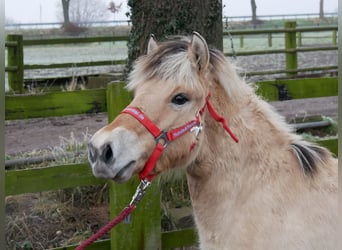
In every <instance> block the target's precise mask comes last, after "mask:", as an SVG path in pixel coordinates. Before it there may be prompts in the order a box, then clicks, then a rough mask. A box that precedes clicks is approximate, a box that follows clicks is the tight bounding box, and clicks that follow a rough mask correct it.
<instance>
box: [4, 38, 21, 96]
mask: <svg viewBox="0 0 342 250" xmlns="http://www.w3.org/2000/svg"><path fill="white" fill-rule="evenodd" d="M7 41H8V42H9V44H14V43H15V44H16V46H8V47H7V63H8V68H10V69H13V68H14V67H16V70H15V71H13V70H10V71H8V85H9V88H10V90H11V91H13V92H14V93H24V51H23V36H22V35H12V34H10V35H7Z"/></svg>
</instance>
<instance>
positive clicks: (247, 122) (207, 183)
mask: <svg viewBox="0 0 342 250" xmlns="http://www.w3.org/2000/svg"><path fill="white" fill-rule="evenodd" d="M241 84H242V88H245V89H243V90H242V91H241V96H239V97H237V96H235V98H234V101H231V99H230V98H229V97H228V96H227V94H226V92H225V90H224V89H223V87H222V86H221V85H219V84H216V85H214V87H212V89H211V92H212V97H211V99H210V100H211V102H212V104H213V106H214V108H215V109H216V110H217V112H218V113H219V114H220V115H222V116H224V117H225V118H226V120H227V123H228V125H229V126H230V128H231V130H232V132H233V133H234V134H235V135H237V137H238V138H239V143H236V142H235V141H233V139H232V138H230V136H229V135H228V134H227V133H226V131H225V130H224V129H223V128H222V126H221V124H220V123H217V122H216V121H214V119H212V118H211V117H210V115H209V114H207V113H206V114H205V118H204V119H205V126H204V129H203V133H204V135H203V138H202V141H201V142H200V143H201V144H200V147H201V148H200V152H199V154H198V157H197V158H196V160H195V161H194V163H193V164H192V165H191V166H189V167H188V169H187V172H188V183H189V190H190V192H191V196H192V199H193V201H194V200H196V199H199V200H201V199H202V198H203V197H206V196H207V195H208V196H207V197H213V196H215V195H216V194H215V192H218V193H217V196H221V195H224V199H225V200H227V199H229V200H231V201H232V202H234V199H235V197H237V196H238V195H239V196H240V195H241V192H246V193H248V190H252V189H253V188H254V186H255V184H256V183H257V182H258V181H259V180H260V178H261V176H264V175H265V173H266V172H267V173H268V172H272V169H265V167H266V166H267V165H269V164H266V162H267V161H273V159H275V158H277V157H278V158H279V155H276V154H275V155H274V156H272V155H270V154H267V156H265V152H266V150H272V149H271V148H272V147H274V145H285V144H286V142H287V141H288V140H289V139H290V137H289V136H290V135H289V133H288V132H287V131H286V126H285V125H283V124H282V122H280V124H277V121H274V122H270V119H272V118H274V119H273V120H275V119H278V118H279V117H272V116H277V115H276V114H275V113H274V112H273V111H272V110H271V109H270V108H269V106H268V105H267V104H266V103H265V102H263V101H261V100H260V99H259V98H258V97H257V96H256V95H255V93H254V91H253V90H252V88H251V87H249V86H247V85H246V84H245V83H242V82H241ZM236 100H239V101H238V102H237V101H236ZM279 119H280V118H279ZM270 131H272V132H270ZM270 147H271V148H270ZM287 157H289V158H291V156H289V155H287ZM271 158H273V159H271ZM218 185H219V186H220V188H217V186H218ZM242 190H244V191H242ZM206 192H208V193H207V194H206ZM222 192H224V193H222ZM217 200H218V202H219V201H220V198H218V199H217ZM221 200H222V199H221Z"/></svg>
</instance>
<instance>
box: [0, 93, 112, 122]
mask: <svg viewBox="0 0 342 250" xmlns="http://www.w3.org/2000/svg"><path fill="white" fill-rule="evenodd" d="M5 101H6V110H5V119H6V120H12V119H26V118H36V117H48V116H63V115H74V114H82V113H88V114H91V113H98V112H104V111H106V91H105V89H95V90H79V91H70V92H54V93H45V94H40V95H20V96H19V95H8V96H6V100H5Z"/></svg>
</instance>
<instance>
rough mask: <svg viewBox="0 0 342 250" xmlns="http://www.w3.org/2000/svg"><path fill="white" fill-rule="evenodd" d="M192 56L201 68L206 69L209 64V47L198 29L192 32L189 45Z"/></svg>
mask: <svg viewBox="0 0 342 250" xmlns="http://www.w3.org/2000/svg"><path fill="white" fill-rule="evenodd" d="M189 53H191V54H192V56H191V58H193V59H194V60H195V63H196V64H197V65H198V69H199V70H203V69H205V68H206V67H207V66H208V64H209V48H208V45H207V42H206V41H205V39H204V38H203V37H202V36H201V35H200V34H199V33H198V32H196V31H194V32H193V33H192V38H191V42H190V46H189Z"/></svg>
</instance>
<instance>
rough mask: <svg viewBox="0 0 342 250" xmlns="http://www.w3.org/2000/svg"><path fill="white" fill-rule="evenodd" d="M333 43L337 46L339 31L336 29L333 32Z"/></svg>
mask: <svg viewBox="0 0 342 250" xmlns="http://www.w3.org/2000/svg"><path fill="white" fill-rule="evenodd" d="M332 44H333V45H335V46H336V45H337V31H336V30H334V31H333V32H332Z"/></svg>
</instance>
